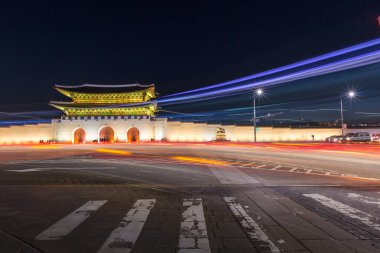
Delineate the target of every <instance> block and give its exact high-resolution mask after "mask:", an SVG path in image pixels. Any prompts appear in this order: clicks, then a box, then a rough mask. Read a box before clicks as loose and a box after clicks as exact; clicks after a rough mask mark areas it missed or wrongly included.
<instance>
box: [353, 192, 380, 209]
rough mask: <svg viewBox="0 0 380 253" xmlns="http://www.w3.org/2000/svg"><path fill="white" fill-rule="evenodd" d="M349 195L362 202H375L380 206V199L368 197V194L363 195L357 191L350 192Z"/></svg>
mask: <svg viewBox="0 0 380 253" xmlns="http://www.w3.org/2000/svg"><path fill="white" fill-rule="evenodd" d="M347 195H348V197H350V198H353V199H356V200H359V201H361V202H364V203H367V204H375V205H378V207H379V208H380V199H377V198H372V197H367V196H362V195H360V194H357V193H348V194H347Z"/></svg>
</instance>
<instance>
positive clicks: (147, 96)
mask: <svg viewBox="0 0 380 253" xmlns="http://www.w3.org/2000/svg"><path fill="white" fill-rule="evenodd" d="M55 89H56V90H57V91H59V92H60V93H62V94H63V95H65V96H67V97H70V98H71V99H72V100H73V102H74V103H77V104H118V103H123V104H125V103H142V102H147V101H149V100H151V99H152V98H155V97H156V93H155V88H154V84H150V85H141V84H120V85H100V84H83V85H78V86H63V85H56V86H55Z"/></svg>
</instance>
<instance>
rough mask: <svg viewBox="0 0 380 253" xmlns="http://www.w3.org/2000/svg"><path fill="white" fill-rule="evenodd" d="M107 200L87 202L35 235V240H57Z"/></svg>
mask: <svg viewBox="0 0 380 253" xmlns="http://www.w3.org/2000/svg"><path fill="white" fill-rule="evenodd" d="M106 202H107V200H97V201H89V202H87V203H85V204H84V205H83V206H81V207H79V208H78V209H76V210H75V211H74V212H72V213H70V214H69V215H67V216H66V217H64V218H63V219H61V220H59V221H58V222H56V223H55V224H54V225H52V226H51V227H49V228H48V229H46V230H44V231H43V232H42V233H40V234H39V235H37V237H36V238H35V240H59V239H61V238H62V237H64V236H66V235H67V234H69V233H70V232H71V231H72V230H73V229H75V228H76V227H77V226H79V225H80V224H81V223H82V222H83V221H85V220H86V219H87V218H88V217H89V216H90V214H91V213H92V212H95V211H97V210H98V209H99V208H100V207H102V206H103V205H104V204H105V203H106Z"/></svg>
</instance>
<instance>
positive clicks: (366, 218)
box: [303, 193, 380, 231]
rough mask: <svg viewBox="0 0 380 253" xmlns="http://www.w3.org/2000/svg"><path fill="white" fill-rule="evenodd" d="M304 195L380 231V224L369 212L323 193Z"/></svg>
mask: <svg viewBox="0 0 380 253" xmlns="http://www.w3.org/2000/svg"><path fill="white" fill-rule="evenodd" d="M303 196H305V197H309V198H312V199H314V200H316V201H318V202H319V203H321V204H322V205H324V206H327V207H329V208H331V209H334V210H335V211H337V212H339V213H342V214H344V215H347V216H348V217H350V218H352V219H356V220H359V221H361V222H362V223H364V224H366V225H368V226H370V227H372V228H373V229H376V230H379V231H380V224H377V223H374V222H372V221H371V219H373V218H374V217H373V216H372V215H371V214H369V213H365V212H363V211H360V210H358V209H356V208H353V207H350V206H348V205H346V204H343V203H341V202H338V201H336V200H333V199H331V198H328V197H326V196H324V195H321V194H317V193H314V194H303Z"/></svg>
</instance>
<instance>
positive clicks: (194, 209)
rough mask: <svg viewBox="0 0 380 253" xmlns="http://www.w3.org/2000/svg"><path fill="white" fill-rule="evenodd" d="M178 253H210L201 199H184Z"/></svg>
mask: <svg viewBox="0 0 380 253" xmlns="http://www.w3.org/2000/svg"><path fill="white" fill-rule="evenodd" d="M183 206H184V207H187V208H186V210H185V211H184V212H183V213H182V218H183V220H182V222H181V227H180V234H179V244H178V248H179V249H178V253H211V249H210V243H209V240H208V237H207V229H206V221H205V216H204V212H203V205H202V199H184V200H183Z"/></svg>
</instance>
